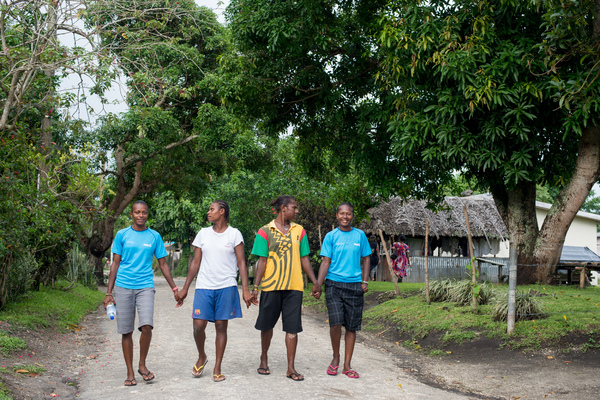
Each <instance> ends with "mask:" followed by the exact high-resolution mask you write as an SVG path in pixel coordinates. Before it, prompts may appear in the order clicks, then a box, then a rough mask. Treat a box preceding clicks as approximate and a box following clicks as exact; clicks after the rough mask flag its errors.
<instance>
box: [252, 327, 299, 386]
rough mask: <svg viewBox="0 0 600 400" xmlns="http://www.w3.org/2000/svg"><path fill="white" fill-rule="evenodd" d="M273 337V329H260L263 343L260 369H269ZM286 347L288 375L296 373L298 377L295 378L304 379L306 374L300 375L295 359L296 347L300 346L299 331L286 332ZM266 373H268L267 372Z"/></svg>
mask: <svg viewBox="0 0 600 400" xmlns="http://www.w3.org/2000/svg"><path fill="white" fill-rule="evenodd" d="M272 338H273V329H269V330H267V331H260V344H261V354H260V365H259V370H264V371H268V370H269V357H268V353H269V347H271V339H272ZM285 348H286V352H287V362H288V367H287V373H286V375H287V376H291V375H295V376H296V378H297V379H296V378H294V380H302V379H304V376H302V375H300V374H299V373H298V371H296V367H295V366H294V361H295V360H296V349H297V348H298V334H297V333H286V334H285ZM265 375H266V374H265Z"/></svg>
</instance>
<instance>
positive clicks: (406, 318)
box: [304, 282, 600, 354]
mask: <svg viewBox="0 0 600 400" xmlns="http://www.w3.org/2000/svg"><path fill="white" fill-rule="evenodd" d="M309 286H310V285H309ZM424 286H425V285H424V284H422V283H400V284H399V289H400V293H401V294H403V293H405V294H409V295H408V296H407V295H404V297H403V296H400V297H397V298H396V299H393V300H390V301H387V302H385V303H383V304H379V305H376V306H374V307H371V308H370V309H368V310H365V312H364V314H363V316H364V319H363V330H365V331H370V332H372V333H382V332H388V331H390V330H395V331H396V332H397V333H399V334H401V335H403V336H404V337H409V338H410V339H409V340H406V341H404V340H403V345H404V346H408V347H412V348H415V347H419V348H418V349H420V346H419V345H414V344H412V345H411V343H413V342H415V341H417V342H418V341H419V340H420V339H422V338H425V337H427V336H429V335H432V334H437V335H439V337H440V340H439V342H438V346H439V347H443V346H444V345H447V344H452V343H455V344H463V345H465V344H467V343H468V342H470V341H472V340H476V339H477V338H478V337H488V338H490V339H495V340H498V341H499V342H500V343H501V344H500V346H501V347H507V348H511V349H518V350H535V349H540V348H543V347H551V348H560V349H563V350H565V351H570V350H571V349H572V347H573V346H574V345H573V344H570V343H566V341H565V337H566V336H567V335H576V336H577V335H578V336H582V337H583V338H584V344H583V345H581V343H580V344H579V349H580V350H581V351H586V350H593V349H599V348H600V287H587V288H585V289H583V290H582V289H579V288H577V287H575V286H568V287H567V286H544V285H526V286H519V287H518V289H519V291H520V292H522V293H528V292H529V291H530V290H534V291H536V292H539V293H541V294H543V295H546V296H540V297H535V299H536V300H537V302H538V303H539V304H540V306H541V309H542V311H543V312H544V313H546V314H547V317H546V318H541V319H539V318H537V319H533V320H531V321H521V322H517V323H516V324H515V329H514V331H513V333H512V334H511V335H510V336H509V335H507V333H506V329H507V324H506V322H498V321H494V320H493V319H492V316H491V311H492V307H493V304H494V302H493V300H492V301H490V303H489V304H487V305H479V306H478V307H477V312H476V313H473V312H472V311H471V306H470V305H467V306H458V305H457V304H456V303H451V302H443V303H434V302H432V303H431V305H429V306H428V305H427V303H426V302H425V297H424V295H422V294H421V293H420V291H421V290H422V289H423V288H424ZM490 286H491V289H492V291H493V292H494V293H493V294H492V295H495V296H502V295H504V294H505V293H506V292H508V285H490ZM390 290H394V284H393V283H391V282H369V293H373V292H387V291H390ZM410 294H413V295H412V296H411V295H410ZM304 305H307V306H309V307H311V308H313V309H316V310H317V311H326V307H325V301H324V299H323V297H321V300H315V299H313V298H312V297H310V287H309V288H307V289H306V290H305V296H304ZM586 337H587V338H588V339H585V338H586ZM580 340H581V339H580ZM585 340H587V341H585ZM428 346H429V348H428V352H431V351H435V350H438V349H439V348H436V345H435V344H434V345H433V346H434V347H433V348H431V344H428ZM435 354H437V352H436V353H435ZM440 354H441V353H440Z"/></svg>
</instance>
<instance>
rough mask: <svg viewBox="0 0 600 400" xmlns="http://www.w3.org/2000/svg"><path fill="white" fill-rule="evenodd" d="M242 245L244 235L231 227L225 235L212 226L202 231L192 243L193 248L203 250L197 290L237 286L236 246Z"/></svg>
mask: <svg viewBox="0 0 600 400" xmlns="http://www.w3.org/2000/svg"><path fill="white" fill-rule="evenodd" d="M240 243H244V238H243V237H242V233H241V232H240V231H239V230H237V229H235V228H232V227H230V226H228V227H227V229H225V232H223V233H217V232H215V230H214V229H213V228H212V226H210V227H208V228H202V229H200V232H198V234H197V235H196V238H195V239H194V241H193V243H192V246H195V247H199V248H201V249H202V261H200V270H199V271H198V277H197V278H196V289H222V288H226V287H230V286H237V280H236V277H237V271H238V264H237V258H236V257H235V246H237V245H238V244H240Z"/></svg>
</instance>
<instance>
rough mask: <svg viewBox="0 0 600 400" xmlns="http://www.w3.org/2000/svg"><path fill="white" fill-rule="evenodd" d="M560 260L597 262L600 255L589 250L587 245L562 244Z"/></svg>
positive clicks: (599, 260)
mask: <svg viewBox="0 0 600 400" xmlns="http://www.w3.org/2000/svg"><path fill="white" fill-rule="evenodd" d="M560 262H561V263H562V262H565V263H572V262H582V263H584V262H597V263H600V256H599V255H598V254H596V253H594V252H593V251H592V250H590V249H589V248H588V247H579V246H563V249H562V253H561V255H560Z"/></svg>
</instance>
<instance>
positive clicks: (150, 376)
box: [138, 369, 155, 382]
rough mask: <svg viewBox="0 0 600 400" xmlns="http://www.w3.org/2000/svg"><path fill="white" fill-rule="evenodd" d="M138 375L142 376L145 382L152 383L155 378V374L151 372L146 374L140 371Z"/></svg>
mask: <svg viewBox="0 0 600 400" xmlns="http://www.w3.org/2000/svg"><path fill="white" fill-rule="evenodd" d="M138 373H139V374H140V375H141V376H142V378H144V382H150V381H151V380H152V379H154V378H155V376H154V374H153V373H152V372H150V371H147V372H146V373H144V372H142V370H140V369H138Z"/></svg>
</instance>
